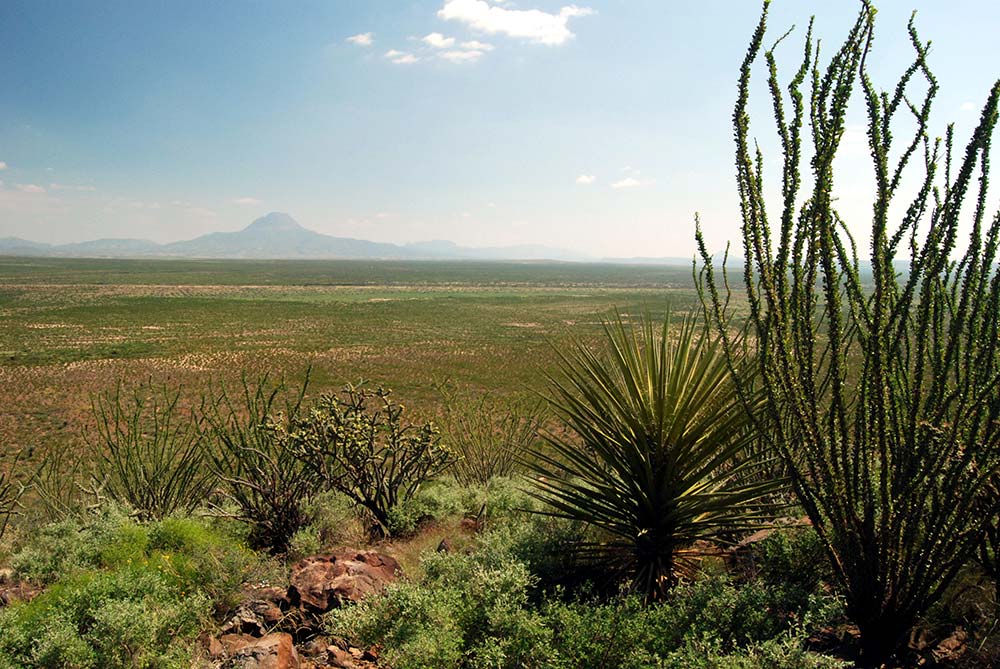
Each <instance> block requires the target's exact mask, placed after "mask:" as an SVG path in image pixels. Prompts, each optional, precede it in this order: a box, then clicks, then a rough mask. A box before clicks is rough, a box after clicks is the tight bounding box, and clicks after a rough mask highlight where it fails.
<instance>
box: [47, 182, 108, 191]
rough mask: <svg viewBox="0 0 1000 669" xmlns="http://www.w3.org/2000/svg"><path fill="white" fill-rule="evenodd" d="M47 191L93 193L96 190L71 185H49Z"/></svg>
mask: <svg viewBox="0 0 1000 669" xmlns="http://www.w3.org/2000/svg"><path fill="white" fill-rule="evenodd" d="M49 190H74V191H77V192H79V193H93V192H94V191H96V190H97V189H96V188H94V187H93V186H76V185H72V184H49Z"/></svg>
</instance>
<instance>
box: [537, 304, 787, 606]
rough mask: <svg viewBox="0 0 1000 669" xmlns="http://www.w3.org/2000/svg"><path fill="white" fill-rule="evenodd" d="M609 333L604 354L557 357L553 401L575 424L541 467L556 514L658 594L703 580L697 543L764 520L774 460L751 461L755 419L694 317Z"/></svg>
mask: <svg viewBox="0 0 1000 669" xmlns="http://www.w3.org/2000/svg"><path fill="white" fill-rule="evenodd" d="M604 333H605V337H604V343H605V345H606V347H605V350H603V351H594V350H591V349H589V348H587V347H586V346H585V345H584V344H582V343H578V344H577V345H576V346H575V347H572V348H570V349H569V350H568V351H566V352H563V351H559V356H560V363H561V370H562V375H561V377H559V378H557V379H553V381H552V384H551V386H552V390H551V393H552V397H551V400H550V403H551V406H552V409H553V412H554V413H555V415H556V417H557V418H559V419H560V420H562V421H563V423H564V424H565V426H566V428H568V429H567V430H565V431H564V432H561V433H558V434H550V435H548V442H549V446H550V449H551V452H542V451H536V452H535V453H534V454H533V455H534V457H535V460H536V464H534V465H533V470H534V472H535V473H536V474H537V475H538V479H537V488H538V493H539V496H540V497H541V498H542V499H544V500H545V501H546V502H547V503H548V504H549V505H550V507H551V509H550V511H548V512H549V513H553V514H556V515H559V516H563V517H566V518H571V519H574V520H578V521H581V522H585V523H589V524H592V525H593V526H595V527H596V528H598V529H599V530H600V531H601V532H602V533H603V535H604V536H602V537H601V540H600V541H597V542H591V543H589V544H586V545H582V546H581V550H583V551H586V552H587V554H588V555H589V556H590V557H591V558H592V559H595V560H597V561H600V562H602V563H604V564H606V565H608V566H609V567H610V568H612V569H616V570H618V571H620V572H621V573H622V575H623V576H626V577H627V578H628V579H629V580H630V581H631V583H632V587H633V588H634V589H636V590H637V591H639V592H641V593H643V595H644V596H646V597H647V598H649V599H660V598H662V597H663V596H664V595H665V594H666V592H667V591H668V590H669V588H670V587H671V586H672V585H673V584H675V583H676V582H677V580H678V578H679V577H680V576H681V575H682V574H687V575H690V574H691V573H693V569H694V564H693V563H692V561H691V560H690V559H687V558H688V554H687V553H686V551H687V549H688V547H689V546H691V544H693V543H694V542H695V541H698V540H710V541H718V540H719V538H720V535H721V534H723V533H726V532H731V531H734V530H739V529H743V528H749V527H753V526H754V525H755V524H757V523H759V522H761V521H762V520H763V519H765V518H766V517H767V515H766V513H765V512H766V505H765V504H764V503H763V501H764V500H765V498H766V497H767V496H768V495H770V494H771V493H772V492H774V491H775V490H776V489H777V482H776V480H775V479H774V478H771V477H763V478H757V479H753V478H750V477H749V476H748V473H749V472H751V471H753V470H755V469H756V470H758V471H759V470H760V469H761V468H762V467H763V465H764V461H763V460H761V459H760V458H756V457H750V458H748V457H746V453H747V452H748V451H747V448H748V445H749V444H751V443H752V441H753V439H754V435H753V433H752V431H751V430H750V429H749V428H750V424H751V419H750V417H749V416H748V415H747V413H746V412H745V411H744V410H743V407H742V406H741V405H740V402H739V395H740V392H741V391H740V390H739V389H737V388H736V387H735V386H734V385H733V384H732V383H731V381H730V375H729V364H728V363H727V359H726V356H725V354H724V351H723V348H722V345H721V342H720V341H718V339H717V338H713V337H711V336H709V335H708V333H707V332H705V331H704V330H703V328H702V326H701V325H700V324H699V323H698V322H697V320H696V319H695V318H694V317H687V318H684V319H682V320H680V321H679V322H676V323H673V324H671V319H670V315H669V313H668V314H667V315H666V316H664V318H663V321H662V322H661V323H658V324H654V322H653V320H652V318H650V317H649V316H646V317H644V318H642V319H641V320H640V323H639V325H638V327H635V328H633V327H631V326H627V325H626V324H625V323H624V321H623V320H622V319H621V317H620V316H619V317H618V318H617V319H616V320H614V321H612V322H606V323H605V324H604ZM735 364H737V365H740V364H744V363H740V362H737V363H735ZM749 388H750V386H747V388H746V389H745V390H744V391H743V392H750V390H749Z"/></svg>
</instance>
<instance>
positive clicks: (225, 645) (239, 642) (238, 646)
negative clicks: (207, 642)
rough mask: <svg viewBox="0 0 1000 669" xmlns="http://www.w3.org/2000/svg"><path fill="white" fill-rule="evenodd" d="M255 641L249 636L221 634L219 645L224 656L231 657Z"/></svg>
mask: <svg viewBox="0 0 1000 669" xmlns="http://www.w3.org/2000/svg"><path fill="white" fill-rule="evenodd" d="M256 640H257V639H256V638H255V637H252V636H250V635H249V634H223V635H222V636H220V637H219V643H220V644H221V645H222V649H223V650H224V651H225V653H226V655H229V656H232V655H235V654H236V653H237V652H239V651H241V650H243V649H244V648H246V647H247V646H249V645H250V644H252V643H253V642H255V641H256Z"/></svg>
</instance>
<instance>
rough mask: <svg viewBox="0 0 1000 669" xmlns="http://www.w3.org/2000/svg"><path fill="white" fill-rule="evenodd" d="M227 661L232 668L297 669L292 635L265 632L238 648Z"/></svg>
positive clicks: (297, 663)
mask: <svg viewBox="0 0 1000 669" xmlns="http://www.w3.org/2000/svg"><path fill="white" fill-rule="evenodd" d="M231 657H232V659H231V661H230V663H229V666H231V667H232V668H233V669H299V667H300V663H299V654H298V652H296V650H295V644H294V643H293V642H292V635H290V634H284V633H277V634H267V635H265V636H262V637H261V638H259V639H254V640H253V642H251V643H248V644H246V645H245V646H243V647H241V648H238V649H236V650H235V652H234V653H233V654H232V656H231Z"/></svg>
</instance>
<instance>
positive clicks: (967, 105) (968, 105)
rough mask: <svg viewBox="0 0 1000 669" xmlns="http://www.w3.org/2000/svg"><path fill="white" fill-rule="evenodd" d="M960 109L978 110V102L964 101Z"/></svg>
mask: <svg viewBox="0 0 1000 669" xmlns="http://www.w3.org/2000/svg"><path fill="white" fill-rule="evenodd" d="M959 109H960V110H962V111H976V103H975V102H963V103H962V106H961V107H959Z"/></svg>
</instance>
